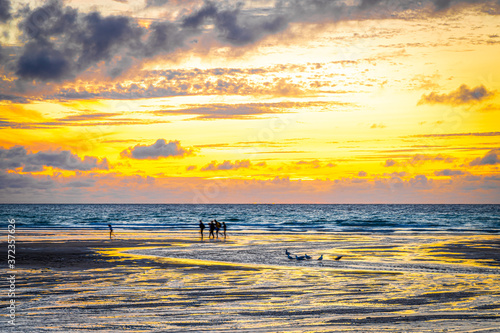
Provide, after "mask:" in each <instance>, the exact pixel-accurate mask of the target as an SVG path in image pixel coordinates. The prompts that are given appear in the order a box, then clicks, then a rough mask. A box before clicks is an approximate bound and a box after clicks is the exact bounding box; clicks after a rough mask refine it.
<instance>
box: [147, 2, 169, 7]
mask: <svg viewBox="0 0 500 333" xmlns="http://www.w3.org/2000/svg"><path fill="white" fill-rule="evenodd" d="M167 3H168V0H146V7H161V6H164V5H166V4H167Z"/></svg>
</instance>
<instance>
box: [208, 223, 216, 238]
mask: <svg viewBox="0 0 500 333" xmlns="http://www.w3.org/2000/svg"><path fill="white" fill-rule="evenodd" d="M208 230H209V231H210V233H209V234H208V239H210V238H212V237H213V238H215V235H214V230H215V223H214V221H213V220H212V221H210V224H209V225H208Z"/></svg>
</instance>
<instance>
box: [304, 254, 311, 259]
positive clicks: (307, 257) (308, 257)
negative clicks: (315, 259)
mask: <svg viewBox="0 0 500 333" xmlns="http://www.w3.org/2000/svg"><path fill="white" fill-rule="evenodd" d="M304 257H306V259H312V257H310V256H308V255H307V254H306V255H305V256H304Z"/></svg>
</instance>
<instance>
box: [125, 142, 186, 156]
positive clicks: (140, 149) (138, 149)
mask: <svg viewBox="0 0 500 333" xmlns="http://www.w3.org/2000/svg"><path fill="white" fill-rule="evenodd" d="M192 153H193V152H192V151H191V150H189V149H185V148H182V147H181V143H180V142H179V141H169V142H168V143H167V142H166V141H165V140H164V139H158V140H156V142H155V143H153V144H152V145H150V146H144V145H136V146H134V147H133V148H132V147H131V148H128V149H125V150H124V151H122V152H121V156H122V157H128V158H132V159H136V160H157V159H159V158H165V157H184V156H188V155H191V154H192Z"/></svg>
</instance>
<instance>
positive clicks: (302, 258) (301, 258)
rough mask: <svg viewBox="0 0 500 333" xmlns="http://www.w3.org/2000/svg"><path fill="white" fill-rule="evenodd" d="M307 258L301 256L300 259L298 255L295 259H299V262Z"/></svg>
mask: <svg viewBox="0 0 500 333" xmlns="http://www.w3.org/2000/svg"><path fill="white" fill-rule="evenodd" d="M305 258H306V257H304V256H300V257H298V256H297V255H295V259H297V260H304V259H305Z"/></svg>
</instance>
